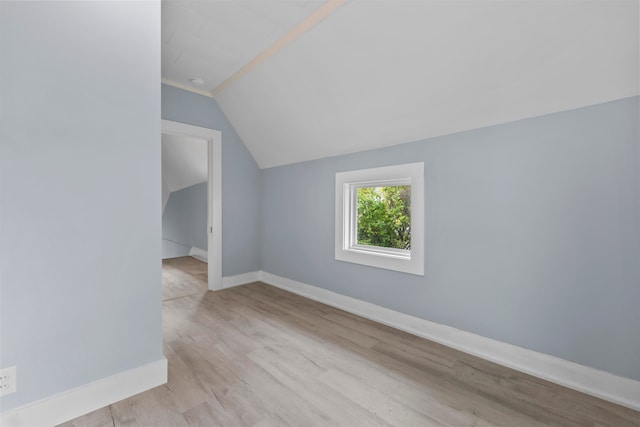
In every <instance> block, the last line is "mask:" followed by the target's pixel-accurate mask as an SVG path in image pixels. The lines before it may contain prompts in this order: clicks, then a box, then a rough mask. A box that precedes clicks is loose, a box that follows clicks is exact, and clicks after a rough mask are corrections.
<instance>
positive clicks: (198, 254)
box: [189, 246, 209, 262]
mask: <svg viewBox="0 0 640 427" xmlns="http://www.w3.org/2000/svg"><path fill="white" fill-rule="evenodd" d="M189 256H192V257H194V258H196V259H199V260H200V261H202V262H208V261H209V254H208V252H207V251H205V250H204V249H200V248H196V247H195V246H193V247H192V248H191V250H190V251H189Z"/></svg>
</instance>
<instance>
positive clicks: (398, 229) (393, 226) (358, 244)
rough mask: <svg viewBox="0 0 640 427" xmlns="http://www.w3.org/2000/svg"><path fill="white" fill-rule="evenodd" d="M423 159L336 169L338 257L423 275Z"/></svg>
mask: <svg viewBox="0 0 640 427" xmlns="http://www.w3.org/2000/svg"><path fill="white" fill-rule="evenodd" d="M423 181H424V164H423V163H409V164H404V165H396V166H387V167H382V168H374V169H363V170H357V171H349V172H339V173H337V174H336V241H335V257H336V259H337V260H339V261H346V262H353V263H356V264H364V265H369V266H372V267H379V268H386V269H390V270H396V271H402V272H405V273H411V274H417V275H424V231H423V230H424V213H423V209H424V182H423Z"/></svg>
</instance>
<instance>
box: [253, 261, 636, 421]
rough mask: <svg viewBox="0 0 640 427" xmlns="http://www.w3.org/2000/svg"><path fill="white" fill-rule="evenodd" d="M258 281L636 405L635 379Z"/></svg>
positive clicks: (322, 293)
mask: <svg viewBox="0 0 640 427" xmlns="http://www.w3.org/2000/svg"><path fill="white" fill-rule="evenodd" d="M259 278H260V281H262V282H264V283H266V284H269V285H272V286H275V287H277V288H280V289H284V290H286V291H289V292H292V293H295V294H298V295H301V296H303V297H306V298H309V299H312V300H315V301H318V302H321V303H324V304H327V305H330V306H332V307H336V308H339V309H341V310H344V311H347V312H349V313H353V314H356V315H358V316H362V317H364V318H367V319H370V320H373V321H376V322H378V323H382V324H384V325H387V326H391V327H393V328H396V329H399V330H401V331H404V332H408V333H410V334H413V335H416V336H419V337H422V338H426V339H428V340H431V341H435V342H437V343H440V344H443V345H446V346H447V347H451V348H454V349H456V350H460V351H462V352H465V353H468V354H471V355H474V356H477V357H480V358H482V359H485V360H489V361H491V362H494V363H497V364H500V365H502V366H506V367H508V368H511V369H515V370H517V371H520V372H524V373H526V374H529V375H533V376H535V377H538V378H541V379H544V380H547V381H550V382H553V383H555V384H559V385H561V386H564V387H568V388H571V389H573V390H577V391H580V392H582V393H585V394H589V395H591V396H595V397H597V398H600V399H603V400H607V401H609V402H613V403H616V404H618V405H621V406H625V407H628V408H631V409H634V410H636V411H638V410H640V381H635V380H632V379H629V378H623V377H619V376H617V375H613V374H611V373H609V372H605V371H601V370H598V369H595V368H591V367H588V366H584V365H580V364H577V363H574V362H570V361H568V360H564V359H561V358H559V357H555V356H551V355H548V354H544V353H539V352H537V351H533V350H528V349H525V348H522V347H518V346H515V345H512V344H507V343H504V342H501V341H497V340H494V339H491V338H486V337H483V336H480V335H476V334H473V333H471V332H466V331H463V330H460V329H456V328H454V327H451V326H446V325H442V324H439V323H435V322H431V321H428V320H424V319H420V318H418V317H414V316H410V315H408V314H404V313H400V312H397V311H394V310H390V309H388V308H384V307H380V306H378V305H375V304H371V303H368V302H365V301H361V300H358V299H355V298H351V297H348V296H344V295H340V294H337V293H335V292H332V291H328V290H326V289H322V288H319V287H316V286H312V285H307V284H305V283H301V282H297V281H295V280H291V279H287V278H285V277H281V276H277V275H275V274H271V273H267V272H265V271H260V272H259Z"/></svg>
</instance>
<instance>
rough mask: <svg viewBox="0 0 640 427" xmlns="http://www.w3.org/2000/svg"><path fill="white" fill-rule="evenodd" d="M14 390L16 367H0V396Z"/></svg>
mask: <svg viewBox="0 0 640 427" xmlns="http://www.w3.org/2000/svg"><path fill="white" fill-rule="evenodd" d="M15 392H16V367H15V366H12V367H10V368H4V369H0V396H4V395H5V394H11V393H15Z"/></svg>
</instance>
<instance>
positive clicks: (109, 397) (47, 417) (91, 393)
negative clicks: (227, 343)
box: [0, 357, 167, 427]
mask: <svg viewBox="0 0 640 427" xmlns="http://www.w3.org/2000/svg"><path fill="white" fill-rule="evenodd" d="M166 382H167V359H165V358H164V357H163V358H162V359H160V360H157V361H155V362H151V363H148V364H146V365H143V366H140V367H138V368H134V369H131V370H128V371H125V372H121V373H119V374H116V375H113V376H110V377H107V378H104V379H101V380H98V381H95V382H92V383H89V384H87V385H84V386H81V387H78V388H75V389H73V390H69V391H66V392H63V393H60V394H57V395H55V396H51V397H48V398H46V399H43V400H39V401H37V402H34V403H30V404H28V405H24V406H21V407H19V408H16V409H12V410H10V411H7V412H3V413H2V414H1V415H0V425H2V427H27V426H28V427H53V426H56V425H58V424H62V423H64V422H67V421H70V420H72V419H74V418H77V417H80V416H82V415H85V414H88V413H89V412H92V411H95V410H96V409H100V408H103V407H105V406H108V405H110V404H112V403H115V402H118V401H120V400H123V399H126V398H128V397H131V396H133V395H135V394H138V393H142V392H143V391H147V390H149V389H151V388H153V387H157V386H159V385H162V384H165V383H166Z"/></svg>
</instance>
